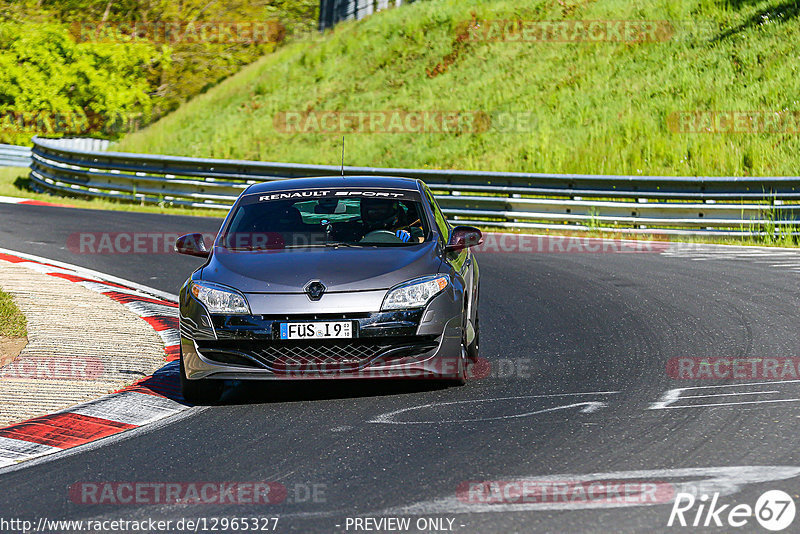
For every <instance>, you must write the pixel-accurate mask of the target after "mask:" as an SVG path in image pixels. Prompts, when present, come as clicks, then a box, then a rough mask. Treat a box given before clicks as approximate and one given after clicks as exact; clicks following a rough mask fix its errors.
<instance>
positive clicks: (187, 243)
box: [175, 234, 211, 258]
mask: <svg viewBox="0 0 800 534" xmlns="http://www.w3.org/2000/svg"><path fill="white" fill-rule="evenodd" d="M175 252H177V253H178V254H186V255H189V256H197V257H198V258H207V257H209V256H210V255H211V251H210V250H208V249H207V248H206V244H205V241H203V234H186V235H182V236H180V237H179V238H178V239H176V240H175Z"/></svg>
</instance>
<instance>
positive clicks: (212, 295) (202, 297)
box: [189, 281, 250, 315]
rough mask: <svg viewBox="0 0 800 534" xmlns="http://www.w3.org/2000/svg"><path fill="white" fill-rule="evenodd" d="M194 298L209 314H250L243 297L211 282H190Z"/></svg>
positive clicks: (228, 288) (232, 290)
mask: <svg viewBox="0 0 800 534" xmlns="http://www.w3.org/2000/svg"><path fill="white" fill-rule="evenodd" d="M189 289H190V290H191V292H192V295H194V298H196V299H197V300H199V301H200V302H202V303H203V304H204V305H205V307H206V308H208V311H209V312H211V313H242V314H245V315H249V314H250V306H248V305H247V299H245V298H244V295H242V294H241V293H239V292H238V291H236V290H235V289H233V288H230V287H225V286H223V285H220V284H215V283H213V282H199V281H195V282H192V285H191V287H190V288H189Z"/></svg>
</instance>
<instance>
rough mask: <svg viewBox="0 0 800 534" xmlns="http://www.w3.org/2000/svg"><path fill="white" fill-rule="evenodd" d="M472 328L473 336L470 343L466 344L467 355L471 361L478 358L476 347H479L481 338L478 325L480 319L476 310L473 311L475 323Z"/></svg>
mask: <svg viewBox="0 0 800 534" xmlns="http://www.w3.org/2000/svg"><path fill="white" fill-rule="evenodd" d="M474 328H475V337H474V338H472V343H470V344H469V345H467V356H468V357H469V359H470V360H472V361H473V362H474V361H476V360H477V359H478V349H479V348H480V347H479V344H480V340H481V326H480V321H479V319H478V312H477V311H475V325H474Z"/></svg>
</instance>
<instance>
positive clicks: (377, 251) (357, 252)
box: [202, 241, 441, 293]
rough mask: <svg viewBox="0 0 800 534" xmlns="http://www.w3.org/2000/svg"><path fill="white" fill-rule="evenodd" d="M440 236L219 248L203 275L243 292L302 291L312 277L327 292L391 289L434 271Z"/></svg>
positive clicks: (437, 266)
mask: <svg viewBox="0 0 800 534" xmlns="http://www.w3.org/2000/svg"><path fill="white" fill-rule="evenodd" d="M440 264H441V261H440V260H439V258H438V257H437V255H436V242H435V241H432V242H429V243H422V244H420V245H412V246H402V247H358V248H348V247H339V248H308V249H283V250H263V251H247V252H232V251H229V250H227V249H222V248H219V247H217V248H215V249H214V254H213V255H212V257H211V261H210V262H209V264H208V265H207V266H206V267H204V268H203V272H202V279H203V280H207V281H209V282H216V283H219V284H224V285H227V286H230V287H234V288H236V289H238V290H239V291H241V292H243V293H302V292H303V288H304V287H305V285H306V284H308V282H309V281H311V280H319V281H320V282H322V283H323V284H324V285H325V287H326V288H327V292H336V291H368V290H376V289H389V288H390V287H392V286H394V285H397V284H399V283H401V282H404V281H406V280H410V279H412V278H416V277H418V276H425V275H429V274H436V273H437V272H438V270H439V266H440Z"/></svg>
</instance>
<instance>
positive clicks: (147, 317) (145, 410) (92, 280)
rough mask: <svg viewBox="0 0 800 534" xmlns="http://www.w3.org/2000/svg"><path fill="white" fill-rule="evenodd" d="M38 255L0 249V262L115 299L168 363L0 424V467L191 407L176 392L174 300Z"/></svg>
mask: <svg viewBox="0 0 800 534" xmlns="http://www.w3.org/2000/svg"><path fill="white" fill-rule="evenodd" d="M25 256H28V257H25ZM39 260H40V259H33V258H32V257H30V256H29V255H26V254H22V253H20V255H19V256H16V255H15V254H14V253H13V251H3V252H0V261H6V262H11V263H15V264H18V265H21V266H24V267H27V268H30V269H31V270H34V271H37V272H40V273H44V274H47V275H50V276H54V277H57V278H61V279H64V280H67V281H69V282H73V283H77V284H80V285H81V286H83V287H85V288H87V289H89V290H91V291H95V292H97V293H101V294H103V295H105V296H107V297H109V298H111V299H113V300H115V301H117V302H119V303H120V304H122V305H123V306H125V307H126V308H127V309H128V310H129V311H131V312H132V313H134V314H135V315H137V316H139V317H140V318H141V319H142V320H144V321H145V322H147V323H148V324H149V325H150V326H151V327H152V328H153V329H154V330H155V331H156V333H157V334H158V335H159V336H160V337H161V339H162V340H163V341H164V356H165V358H164V359H165V361H167V362H171V363H167V364H166V365H165V366H164V367H162V368H161V369H159V370H157V371H156V372H155V373H153V374H152V375H150V376H146V377H144V378H141V379H139V380H137V381H136V382H134V383H133V384H132V385H130V386H128V387H125V388H123V389H121V390H119V391H116V392H114V393H112V394H110V395H106V396H104V397H100V398H99V399H95V400H92V401H89V402H85V403H83V404H79V405H76V406H72V407H70V408H68V409H66V410H62V411H59V412H56V413H53V414H49V415H43V416H39V417H35V418H33V419H29V420H27V421H23V422H20V423H16V424H13V425H10V426H7V427H4V428H0V468H4V467H10V466H14V465H16V464H18V463H20V462H23V461H25V460H30V459H32V458H38V457H41V456H45V455H47V454H53V453H56V452H59V451H63V450H66V449H70V448H73V447H77V446H80V445H85V444H87V443H91V442H93V441H96V440H99V439H103V438H106V437H108V436H113V435H115V434H119V433H121V432H125V431H127V430H131V429H134V428H140V427H142V426H145V425H148V424H151V423H154V422H156V421H159V420H162V419H164V418H166V417H170V416H173V415H175V414H177V413H180V412H182V411H184V410H186V409H188V408H189V407H190V405H188V404H187V403H186V402H185V401H184V400H183V397H182V396H181V394H180V387H179V385H178V380H177V373H178V366H177V364H176V363H174V362H175V360H177V359H178V357H179V353H180V347H179V343H180V335H179V331H178V316H177V304H176V303H175V302H174V301H171V300H168V299H166V298H164V295H165V294H164V293H161V292H159V291H156V290H153V292H152V293H150V292H148V291H147V290H146V288H144V286H140V287H131V286H127V285H125V284H123V283H120V282H119V279H116V280H113V281H112V280H108V279H105V277H103V276H102V273H96V272H94V271H88V270H87V271H84V270H82V269H81V270H78V269H79V268H76V269H74V270H73V269H70V268H69V267H68V266H67V265H66V264H60V265H54V264H50V263H47V260H44V259H42V260H44V261H39ZM55 263H59V262H55ZM109 278H112V279H113V278H114V277H109ZM170 297H171V298H172V299H173V300H174V299H175V297H174V296H172V295H170Z"/></svg>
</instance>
